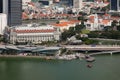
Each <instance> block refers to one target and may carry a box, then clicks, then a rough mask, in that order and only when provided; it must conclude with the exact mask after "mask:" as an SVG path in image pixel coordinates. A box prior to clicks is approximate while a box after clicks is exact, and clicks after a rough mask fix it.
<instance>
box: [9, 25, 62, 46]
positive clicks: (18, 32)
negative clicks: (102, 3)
mask: <svg viewBox="0 0 120 80" xmlns="http://www.w3.org/2000/svg"><path fill="white" fill-rule="evenodd" d="M59 39H60V32H59V31H58V30H57V29H55V28H53V27H52V26H50V25H44V26H43V25H42V26H41V25H38V24H29V25H22V26H15V27H14V28H12V29H11V31H10V42H11V43H12V44H15V43H16V42H18V43H25V42H31V43H34V44H38V43H41V42H44V41H58V40H59Z"/></svg>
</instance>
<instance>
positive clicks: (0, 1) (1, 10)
mask: <svg viewBox="0 0 120 80" xmlns="http://www.w3.org/2000/svg"><path fill="white" fill-rule="evenodd" d="M2 12H3V0H0V13H2Z"/></svg>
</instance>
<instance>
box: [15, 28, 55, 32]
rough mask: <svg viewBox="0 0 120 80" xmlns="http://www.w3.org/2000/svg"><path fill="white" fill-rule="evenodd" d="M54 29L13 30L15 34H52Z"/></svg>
mask: <svg viewBox="0 0 120 80" xmlns="http://www.w3.org/2000/svg"><path fill="white" fill-rule="evenodd" d="M54 31H55V30H54V29H46V30H15V32H16V33H48V32H54Z"/></svg>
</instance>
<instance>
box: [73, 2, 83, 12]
mask: <svg viewBox="0 0 120 80" xmlns="http://www.w3.org/2000/svg"><path fill="white" fill-rule="evenodd" d="M82 3H83V0H74V2H73V7H74V8H77V9H80V10H81V8H82V7H83V6H82Z"/></svg>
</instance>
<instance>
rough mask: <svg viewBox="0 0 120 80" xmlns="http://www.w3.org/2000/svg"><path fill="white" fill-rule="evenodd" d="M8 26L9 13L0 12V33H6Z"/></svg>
mask: <svg viewBox="0 0 120 80" xmlns="http://www.w3.org/2000/svg"><path fill="white" fill-rule="evenodd" d="M6 26H7V15H6V14H3V13H0V35H3V34H4V31H5V27H6Z"/></svg>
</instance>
